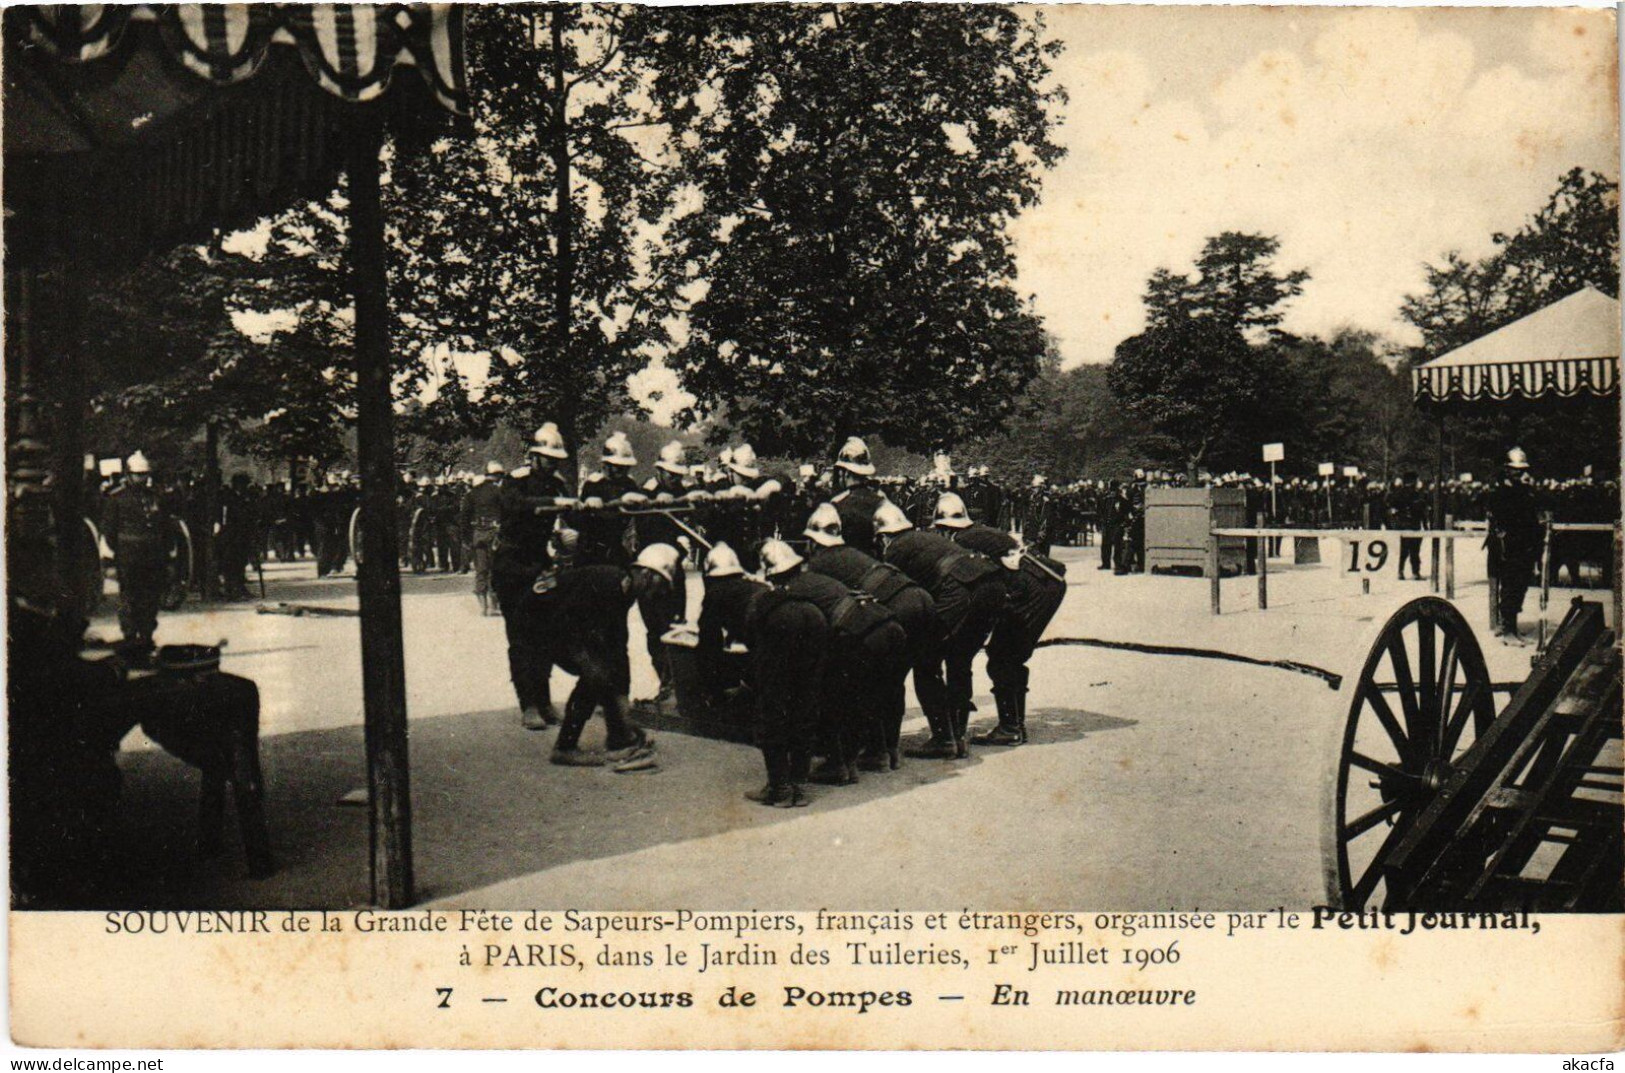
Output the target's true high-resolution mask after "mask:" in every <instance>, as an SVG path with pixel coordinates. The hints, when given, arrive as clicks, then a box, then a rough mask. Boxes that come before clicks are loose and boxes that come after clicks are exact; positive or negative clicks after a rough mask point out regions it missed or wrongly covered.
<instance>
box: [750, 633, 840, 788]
mask: <svg viewBox="0 0 1625 1073" xmlns="http://www.w3.org/2000/svg"><path fill="white" fill-rule="evenodd" d="M829 640H830V638H829V626H828V624H827V623H826V622H825V621H824V616H823V614H822V613H821V612H820V611H819V610H818V608H816V607H814V606H813V605H812V604H809V603H805V602H802V601H787V602H785V603H783V604H780V605H779V606H777V607H774V608H772V609H771V610H769V611H768V612H767V613H766V614H764V615H763V616H762V619H761V622H760V623H759V624H758V626H757V630H756V638H755V644H754V646H753V649H752V661H751V662H752V672H753V675H754V677H755V682H756V696H757V705H758V707H757V726H756V742H757V745H758V746H759V747H760V748H761V750H762V754H763V757H764V758H765V759H766V761H767V764H768V769H769V772H770V773H771V772H773V771H774V770H775V768H776V767H777V766H779V765H780V764H783V765H785V766H786V768H787V770H788V772H789V774H790V775H791V776H792V777H794V778H796V779H798V780H799V779H804V778H805V777H806V774H807V768H808V766H809V764H810V762H811V759H812V752H813V749H814V747H815V745H816V743H817V735H818V725H819V706H820V703H819V702H820V700H821V699H822V698H821V693H822V690H823V679H824V669H825V663H826V659H827V657H828V649H829Z"/></svg>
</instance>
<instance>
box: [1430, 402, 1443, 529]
mask: <svg viewBox="0 0 1625 1073" xmlns="http://www.w3.org/2000/svg"><path fill="white" fill-rule="evenodd" d="M1438 430H1439V449H1438V451H1437V452H1436V455H1435V458H1434V467H1433V528H1435V529H1443V528H1444V411H1443V410H1440V411H1439V422H1438Z"/></svg>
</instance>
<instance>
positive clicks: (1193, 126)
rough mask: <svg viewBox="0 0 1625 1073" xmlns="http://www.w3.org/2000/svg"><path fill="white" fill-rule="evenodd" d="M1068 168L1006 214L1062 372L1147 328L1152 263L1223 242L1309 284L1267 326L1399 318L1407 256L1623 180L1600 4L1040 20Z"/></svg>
mask: <svg viewBox="0 0 1625 1073" xmlns="http://www.w3.org/2000/svg"><path fill="white" fill-rule="evenodd" d="M1044 18H1045V21H1046V24H1047V25H1048V28H1049V30H1050V33H1051V36H1053V37H1055V38H1057V39H1058V40H1060V41H1061V42H1063V43H1064V44H1065V46H1066V51H1065V53H1064V55H1063V56H1061V57H1060V58H1059V59H1058V60H1057V61H1056V62H1055V64H1054V67H1055V76H1056V79H1057V81H1058V82H1059V84H1060V85H1062V86H1063V87H1064V88H1065V89H1066V91H1067V93H1068V95H1069V97H1070V102H1069V104H1068V105H1067V108H1066V119H1065V121H1064V123H1063V124H1062V126H1061V127H1060V129H1059V131H1058V135H1057V140H1058V141H1059V142H1060V143H1061V144H1062V145H1064V146H1065V147H1066V149H1067V151H1068V152H1067V157H1066V159H1065V160H1063V161H1062V163H1061V164H1060V165H1058V166H1057V167H1056V168H1054V169H1053V170H1052V171H1051V172H1050V173H1049V174H1048V175H1047V176H1046V178H1045V182H1044V192H1043V202H1042V204H1041V205H1040V206H1039V207H1038V208H1036V209H1034V210H1030V211H1029V212H1027V213H1026V214H1024V215H1023V217H1022V218H1021V219H1020V220H1019V222H1018V223H1017V225H1016V228H1015V232H1014V237H1015V241H1016V247H1017V251H1018V265H1019V273H1020V274H1019V283H1020V285H1021V287H1022V288H1023V289H1024V290H1025V291H1027V292H1028V293H1030V294H1032V295H1033V296H1034V299H1035V302H1036V305H1037V310H1038V312H1039V313H1040V314H1041V315H1042V316H1043V317H1044V320H1045V322H1046V325H1047V326H1048V328H1049V329H1050V330H1051V331H1052V332H1054V333H1055V335H1056V336H1057V337H1058V339H1059V341H1060V346H1061V354H1062V359H1063V362H1064V364H1066V365H1068V366H1071V365H1077V364H1080V363H1084V362H1106V361H1109V360H1111V357H1112V353H1113V350H1114V348H1115V347H1116V345H1117V343H1118V342H1120V341H1121V340H1123V339H1124V338H1126V337H1128V336H1130V335H1132V334H1134V333H1135V332H1137V331H1138V330H1139V329H1140V328H1141V327H1143V323H1144V322H1143V311H1142V304H1141V296H1142V294H1143V292H1144V287H1145V281H1146V279H1147V277H1148V276H1149V275H1150V274H1151V272H1152V270H1154V269H1155V268H1157V267H1159V266H1165V267H1168V268H1172V269H1174V270H1176V271H1183V270H1187V269H1188V268H1189V266H1190V264H1191V262H1192V261H1193V260H1194V258H1195V257H1196V255H1197V253H1198V252H1199V251H1200V249H1201V246H1202V243H1203V240H1204V239H1205V238H1206V237H1208V236H1210V235H1215V234H1218V233H1220V232H1222V231H1226V230H1239V231H1256V232H1262V233H1265V234H1269V235H1274V236H1276V237H1278V238H1279V239H1280V241H1281V249H1280V253H1279V255H1278V263H1279V264H1280V265H1281V266H1283V267H1285V268H1306V269H1308V270H1309V272H1310V273H1311V276H1312V278H1311V280H1310V282H1309V283H1308V284H1306V286H1305V291H1304V294H1303V295H1302V296H1301V297H1300V298H1298V299H1296V300H1295V301H1294V302H1293V304H1292V306H1291V307H1290V309H1289V312H1288V315H1287V318H1286V321H1285V323H1284V324H1283V327H1284V328H1286V329H1287V330H1289V331H1296V332H1300V333H1311V332H1312V333H1329V332H1333V331H1336V330H1337V329H1338V328H1340V327H1344V326H1353V327H1359V328H1366V329H1370V330H1372V331H1376V332H1379V333H1381V334H1382V335H1384V336H1386V337H1388V338H1390V339H1393V340H1394V341H1396V342H1402V343H1412V342H1415V341H1417V337H1416V336H1415V334H1414V333H1413V332H1412V331H1411V330H1410V329H1409V328H1408V326H1406V325H1405V324H1404V323H1403V322H1401V321H1399V320H1398V311H1399V306H1400V301H1401V299H1402V298H1403V297H1404V295H1405V294H1407V293H1410V292H1414V291H1417V290H1419V289H1420V288H1421V286H1422V283H1423V270H1422V266H1423V264H1424V263H1425V262H1436V261H1438V260H1439V259H1440V258H1441V257H1442V255H1443V254H1444V253H1445V252H1446V251H1448V250H1451V249H1459V250H1461V251H1462V252H1463V253H1465V254H1468V255H1470V256H1477V255H1483V254H1485V253H1488V252H1490V250H1491V249H1492V246H1491V236H1492V234H1493V233H1494V232H1496V231H1512V230H1516V229H1517V227H1518V226H1520V225H1521V224H1522V223H1523V221H1524V220H1525V219H1526V218H1527V217H1528V216H1530V215H1531V214H1533V213H1534V212H1535V211H1536V210H1537V209H1539V208H1540V206H1541V205H1542V204H1543V202H1544V201H1545V199H1546V196H1547V195H1548V194H1549V193H1550V192H1551V191H1552V190H1553V189H1554V188H1555V187H1556V185H1557V180H1558V178H1559V176H1560V175H1562V174H1563V173H1564V172H1566V171H1567V170H1568V169H1569V168H1571V167H1575V166H1579V167H1584V168H1590V169H1596V170H1598V171H1602V172H1604V173H1605V174H1608V175H1609V176H1611V177H1616V178H1617V177H1618V173H1619V142H1618V133H1617V132H1618V118H1617V110H1616V101H1617V99H1618V90H1617V68H1616V65H1615V56H1616V52H1615V31H1614V20H1613V16H1612V13H1611V12H1608V11H1598V10H1589V11H1586V10H1578V9H1573V8H1568V9H1529V8H1497V9H1484V8H1477V9H1473V8H1452V9H1426V8H1423V9H1418V8H1391V9H1359V8H1355V9H1349V8H1342V9H1338V8H1303V7H1297V8H1285V7H1277V8H1261V7H1255V8H1246V7H1228V8H1202V9H1193V8H1179V7H1057V8H1051V9H1047V10H1046V11H1045V12H1044Z"/></svg>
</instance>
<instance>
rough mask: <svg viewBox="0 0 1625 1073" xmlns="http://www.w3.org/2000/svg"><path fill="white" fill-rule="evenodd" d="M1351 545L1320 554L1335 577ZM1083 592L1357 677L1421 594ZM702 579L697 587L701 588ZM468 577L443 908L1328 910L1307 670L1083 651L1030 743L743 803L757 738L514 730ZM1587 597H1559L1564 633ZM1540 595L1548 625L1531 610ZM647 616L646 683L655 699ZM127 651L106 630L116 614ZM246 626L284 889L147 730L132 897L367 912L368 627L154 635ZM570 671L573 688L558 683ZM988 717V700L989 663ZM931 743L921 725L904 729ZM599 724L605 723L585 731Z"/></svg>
mask: <svg viewBox="0 0 1625 1073" xmlns="http://www.w3.org/2000/svg"><path fill="white" fill-rule="evenodd" d="M1468 547H1469V545H1467V544H1465V543H1464V544H1463V545H1462V549H1463V553H1464V554H1463V556H1462V561H1461V562H1460V563H1459V564H1458V565H1459V567H1460V585H1459V590H1458V594H1457V595H1458V605H1459V606H1460V607H1461V609H1462V610H1463V611H1464V613H1465V614H1466V615H1467V617H1468V619H1469V620H1470V621H1471V622H1472V623H1473V626H1474V628H1475V630H1476V631H1477V633H1478V635H1479V637H1480V638H1481V640H1483V641H1484V642H1485V644H1486V654H1487V656H1488V657H1489V659H1490V663H1491V671H1492V675H1493V677H1495V678H1497V679H1511V678H1520V677H1522V676H1524V675H1525V674H1526V673H1527V670H1528V656H1529V653H1530V651H1531V650H1529V649H1509V648H1505V647H1503V646H1501V645H1499V644H1496V643H1494V642H1493V639H1491V638H1489V637H1488V630H1487V629H1486V627H1485V621H1486V617H1487V614H1486V606H1485V604H1486V595H1485V594H1486V589H1485V586H1484V583H1483V569H1482V562H1481V559H1480V556H1479V553H1478V552H1477V551H1476V549H1474V550H1473V551H1472V552H1471V553H1468V552H1467V550H1466V549H1467V548H1468ZM1332 549H1333V545H1332V543H1331V542H1325V550H1326V558H1327V560H1328V562H1335V559H1334V557H1333V554H1332ZM1060 557H1061V558H1062V559H1063V560H1065V561H1067V562H1068V563H1069V564H1070V565H1071V570H1070V571H1069V578H1068V580H1069V591H1068V595H1067V599H1066V602H1065V604H1064V605H1063V607H1062V610H1061V613H1060V614H1059V615H1058V616H1057V619H1056V621H1055V623H1054V624H1053V626H1052V628H1051V631H1050V635H1051V636H1090V637H1099V638H1107V639H1116V640H1133V641H1146V642H1154V643H1165V644H1166V643H1172V644H1181V645H1192V646H1201V647H1210V648H1218V649H1224V650H1227V651H1232V652H1238V653H1243V654H1248V655H1253V656H1258V657H1268V658H1286V659H1294V660H1299V661H1302V662H1306V663H1310V664H1314V665H1317V666H1321V667H1324V668H1327V669H1329V670H1332V671H1335V672H1338V673H1345V674H1353V673H1355V672H1356V671H1357V668H1358V664H1359V662H1360V660H1361V659H1362V658H1363V656H1364V653H1365V651H1366V649H1367V647H1368V645H1369V639H1370V636H1371V635H1373V634H1374V633H1375V631H1376V630H1377V629H1378V628H1379V627H1380V626H1381V623H1382V621H1383V620H1384V619H1385V618H1386V617H1387V615H1388V614H1389V613H1390V612H1391V611H1392V610H1393V609H1394V608H1395V607H1397V606H1398V605H1399V604H1400V603H1402V602H1403V601H1405V600H1407V599H1410V598H1412V597H1414V596H1417V595H1421V594H1423V593H1424V592H1426V591H1427V585H1426V584H1425V583H1424V584H1417V583H1412V582H1404V583H1401V582H1398V581H1397V580H1395V579H1394V578H1393V576H1392V573H1391V571H1390V572H1388V573H1387V574H1386V575H1385V576H1382V577H1379V578H1375V579H1373V580H1372V585H1371V588H1372V591H1371V592H1370V593H1369V594H1363V593H1362V591H1361V584H1360V580H1359V578H1358V577H1355V576H1339V575H1338V572H1337V569H1336V567H1335V566H1333V565H1327V566H1321V567H1312V568H1311V567H1303V568H1290V567H1280V566H1274V567H1272V570H1271V574H1270V608H1269V610H1267V611H1258V610H1257V609H1256V604H1255V600H1254V592H1255V585H1254V582H1253V580H1252V579H1250V578H1244V579H1233V580H1228V581H1226V582H1225V583H1224V604H1225V613H1224V614H1223V615H1221V616H1218V617H1214V616H1212V615H1211V614H1210V610H1209V593H1208V585H1207V583H1206V582H1205V581H1201V580H1197V579H1187V578H1174V577H1153V576H1134V577H1113V576H1112V575H1110V574H1108V573H1102V572H1099V571H1097V570H1095V568H1094V565H1095V562H1096V561H1097V559H1096V552H1095V550H1094V549H1064V550H1062V551H1061V552H1060ZM311 575H312V570H311V567H310V566H309V565H308V564H290V565H287V566H280V565H278V566H273V567H272V568H271V570H269V571H268V574H267V579H268V584H269V592H268V600H269V602H271V603H275V602H276V601H279V600H288V601H299V602H305V603H313V604H320V605H327V606H334V607H354V606H355V593H354V586H353V582H352V581H351V580H350V579H347V578H339V579H331V580H324V581H316V580H314V579H313V577H312V576H311ZM691 591H692V592H693V593H694V594H695V596H696V599H697V594H698V586H697V585H696V586H692V587H691ZM469 592H470V582H469V579H468V578H466V577H456V578H446V577H433V576H431V577H424V578H410V577H409V578H407V579H406V581H405V598H404V601H403V606H404V619H405V628H406V657H407V664H408V692H409V701H410V711H411V719H412V722H411V757H412V799H413V808H414V824H415V845H416V861H417V878H418V885H419V890H420V895H421V897H422V898H423V899H425V900H428V901H434V902H438V903H441V904H445V905H480V906H491V907H505V906H516V907H517V906H529V905H549V906H563V905H591V906H593V907H597V908H640V907H656V906H671V905H691V906H696V907H701V908H718V909H723V908H748V907H753V906H756V907H760V906H773V907H783V908H815V907H820V906H825V907H842V906H845V907H867V908H875V907H899V908H907V909H918V908H925V907H935V908H940V907H943V906H954V905H978V906H989V907H999V908H1010V909H1018V908H1028V907H1037V906H1048V907H1053V906H1056V905H1081V904H1087V905H1090V906H1096V907H1101V908H1125V909H1158V908H1168V907H1172V906H1179V907H1187V906H1226V907H1235V908H1241V907H1265V906H1273V905H1277V904H1299V905H1302V904H1309V903H1311V902H1314V901H1318V900H1319V878H1318V877H1319V849H1318V822H1319V808H1320V803H1319V802H1320V794H1321V783H1322V780H1323V778H1324V776H1325V772H1326V771H1327V769H1328V766H1329V765H1330V763H1331V761H1330V759H1329V758H1328V748H1329V744H1330V740H1331V737H1332V736H1333V734H1334V729H1333V728H1335V727H1337V726H1339V725H1340V722H1341V719H1342V716H1343V712H1344V709H1345V707H1346V704H1347V694H1346V692H1333V691H1331V690H1330V689H1328V688H1327V686H1326V685H1325V684H1324V683H1323V682H1321V681H1319V680H1317V679H1315V678H1312V677H1307V676H1304V675H1299V674H1293V673H1287V672H1283V671H1279V670H1271V669H1262V668H1252V667H1245V666H1241V665H1237V664H1233V663H1222V662H1214V661H1208V660H1198V659H1189V658H1169V657H1148V656H1144V655H1139V654H1132V653H1118V652H1109V651H1103V650H1098V649H1087V648H1053V649H1046V650H1042V651H1040V652H1039V653H1038V654H1037V655H1036V656H1035V658H1034V662H1033V679H1032V689H1033V692H1032V695H1031V697H1030V701H1029V712H1030V715H1029V724H1030V727H1031V730H1032V737H1033V741H1032V744H1031V745H1029V746H1027V747H1024V748H1020V749H1015V750H996V749H985V750H980V751H976V752H975V755H974V756H973V757H972V759H971V760H969V761H961V762H952V763H944V762H926V761H913V762H905V765H904V767H903V769H902V770H900V771H898V772H894V773H889V774H884V775H866V776H865V777H864V781H863V782H862V784H860V785H859V786H857V787H852V788H845V789H826V790H824V791H823V793H822V794H821V795H820V797H819V798H818V800H817V801H816V802H815V803H814V805H813V806H812V807H811V808H808V809H805V810H795V811H784V810H777V809H764V808H760V807H758V806H755V805H751V804H749V803H747V802H745V801H744V800H743V799H742V796H741V795H742V794H743V792H744V791H746V790H748V789H752V788H754V787H755V786H757V785H759V783H760V782H761V779H762V775H761V766H760V759H759V756H758V754H757V753H756V752H755V750H753V749H750V748H748V747H745V746H738V745H730V744H725V743H719V742H713V741H708V740H703V739H698V738H689V737H684V736H681V735H675V734H663V735H661V736H660V755H661V758H662V761H663V766H662V769H661V770H660V771H659V772H657V773H653V774H639V775H620V776H617V775H615V774H612V773H610V772H608V771H606V770H601V769H600V770H583V769H564V768H556V767H552V766H550V765H549V764H547V763H546V757H547V753H548V750H549V748H550V745H551V737H552V735H551V733H528V732H526V731H523V730H521V729H520V728H519V726H518V720H517V713H516V712H515V711H514V710H513V709H512V707H511V703H512V701H511V695H510V693H509V687H508V684H507V681H506V665H505V661H504V649H503V639H502V624H501V621H500V620H498V619H487V618H481V617H479V616H478V614H477V613H476V607H475V603H474V600H473V597H472V596H471V595H469ZM1568 595H1570V594H1566V593H1557V594H1554V601H1553V605H1552V611H1551V612H1550V617H1551V619H1552V621H1554V622H1555V621H1556V619H1557V618H1558V617H1559V616H1560V613H1561V608H1562V607H1563V605H1564V604H1565V603H1566V600H1567V597H1568ZM1535 602H1536V600H1535V595H1534V594H1531V598H1530V601H1529V604H1528V605H1527V610H1526V615H1525V620H1524V621H1525V628H1526V629H1528V628H1530V626H1531V625H1532V623H1533V620H1534V618H1535V617H1536V615H1537V610H1536V607H1535ZM636 618H637V617H636V615H635V614H634V615H633V622H634V636H633V642H632V644H633V652H634V664H633V667H634V693H638V692H648V691H649V690H650V687H651V686H652V683H653V674H652V672H651V671H650V670H649V669H648V668H647V667H646V666H644V665H643V662H644V661H643V660H642V657H641V653H642V640H641V631H640V630H639V628H638V624H637V621H636ZM96 626H97V628H99V630H100V632H102V633H103V634H104V635H113V634H116V626H115V625H113V624H112V622H111V620H110V619H102V620H98V622H97V624H96ZM222 637H224V638H227V639H229V642H230V644H229V647H228V648H227V650H226V653H227V655H226V660H225V666H226V668H227V669H228V670H231V671H234V672H236V673H239V674H244V675H248V676H250V677H253V678H254V679H256V681H258V682H259V684H260V688H261V692H262V696H263V704H264V709H263V714H262V728H261V729H262V738H263V744H262V749H263V755H264V760H265V767H266V773H267V779H268V783H269V787H268V789H269V810H270V816H271V820H272V824H273V831H272V837H273V841H274V844H275V847H276V851H277V855H278V858H279V861H280V863H281V865H282V867H281V869H280V871H279V872H278V874H277V875H276V876H274V877H272V878H271V879H268V880H263V881H258V882H254V881H250V880H248V879H246V878H244V876H243V872H242V864H241V858H240V855H239V854H237V853H236V852H235V847H234V846H233V848H232V852H229V853H228V854H227V855H226V856H224V857H223V858H221V859H219V860H217V861H209V862H201V863H199V862H196V861H194V860H193V859H192V855H191V853H190V851H189V846H190V843H191V839H192V837H193V831H194V824H193V817H192V810H193V807H194V802H195V800H196V797H195V795H196V790H197V776H196V773H194V772H192V771H190V770H189V769H187V768H185V767H184V766H183V765H181V764H180V763H179V762H178V761H175V760H173V759H172V758H170V757H169V756H167V755H166V754H164V753H163V752H161V751H160V750H158V749H156V748H155V747H154V746H152V745H151V744H150V743H149V742H147V741H146V740H145V739H144V738H142V737H141V735H140V734H139V733H138V732H137V733H134V734H132V735H131V737H130V739H128V740H127V741H126V742H125V747H124V751H123V752H122V754H121V756H120V764H121V767H122V768H123V770H124V772H125V790H126V808H125V811H124V815H125V823H126V830H125V832H124V837H123V838H122V839H121V850H120V853H121V856H122V857H123V858H124V860H123V862H122V863H123V864H124V866H125V871H126V872H127V874H128V875H129V876H130V880H129V889H128V890H127V891H125V892H124V894H123V897H124V898H125V899H126V900H127V901H128V903H129V904H132V905H147V906H171V905H222V906H230V905H256V906H270V907H280V906H304V907H311V906H344V905H351V904H360V903H363V902H365V900H366V898H367V892H368V876H367V849H366V846H367V816H366V810H365V809H364V808H357V807H354V806H345V805H340V804H338V803H337V802H338V799H339V798H340V797H341V796H343V795H344V794H345V793H346V792H348V791H351V790H353V789H356V788H358V787H362V786H364V785H365V768H364V763H363V748H362V737H361V730H360V718H361V693H360V684H359V678H360V676H359V638H358V624H357V620H356V619H354V618H326V617H304V618H292V617H287V616H281V615H263V614H257V613H256V611H255V607H254V604H246V605H232V606H227V607H221V608H215V609H211V610H207V611H202V610H193V611H190V612H185V613H180V614H175V615H169V616H165V618H164V619H163V622H162V626H161V629H160V640H162V641H169V642H178V641H214V640H218V639H219V638H222ZM568 685H569V680H568V679H567V678H565V677H564V676H563V675H560V677H559V680H558V681H557V682H556V683H555V690H556V695H557V696H558V697H560V698H562V697H563V696H565V695H566V690H567V689H568ZM978 689H979V691H981V692H980V695H979V696H978V703H979V705H980V707H981V709H982V713H983V714H982V716H981V718H982V719H990V718H991V713H992V710H993V705H992V702H991V698H990V697H988V696H987V695H986V693H985V690H986V680H985V678H984V677H983V676H982V675H981V674H980V672H979V673H978ZM921 729H923V719H921V718H920V717H919V715H918V711H917V709H912V710H911V712H910V722H909V723H908V724H907V725H905V734H908V733H911V732H914V731H918V730H921ZM593 732H594V731H593V730H589V742H590V741H591V735H592V733H593Z"/></svg>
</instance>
